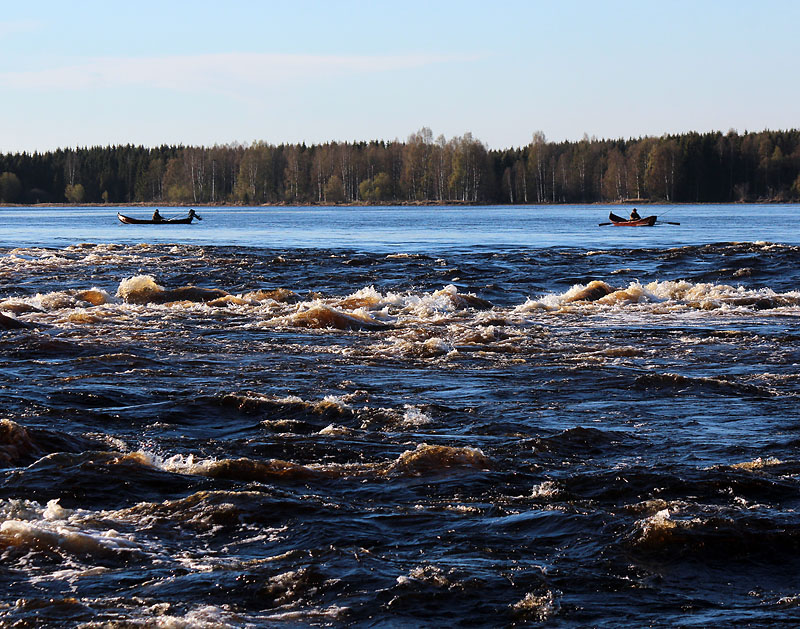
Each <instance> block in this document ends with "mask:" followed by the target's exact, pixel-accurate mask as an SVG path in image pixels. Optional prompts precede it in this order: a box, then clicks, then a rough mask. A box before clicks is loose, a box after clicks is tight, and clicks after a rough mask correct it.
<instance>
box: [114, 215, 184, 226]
mask: <svg viewBox="0 0 800 629" xmlns="http://www.w3.org/2000/svg"><path fill="white" fill-rule="evenodd" d="M117 218H118V219H119V220H120V222H121V223H125V224H127V225H189V224H190V223H191V222H192V219H193V217H192V216H187V217H186V218H170V219H165V220H163V221H154V220H153V219H151V218H131V217H130V216H125V215H124V214H120V213H119V212H117Z"/></svg>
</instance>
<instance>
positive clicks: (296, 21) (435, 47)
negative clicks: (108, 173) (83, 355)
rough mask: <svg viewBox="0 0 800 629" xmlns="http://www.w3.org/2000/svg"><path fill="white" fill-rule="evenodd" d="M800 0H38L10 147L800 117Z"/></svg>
mask: <svg viewBox="0 0 800 629" xmlns="http://www.w3.org/2000/svg"><path fill="white" fill-rule="evenodd" d="M798 24H800V2H797V1H796V0H759V1H758V2H755V1H753V0H747V1H739V0H691V1H684V0H658V1H649V0H637V1H622V0H620V1H602V0H587V1H584V0H559V1H558V2H553V1H552V0H546V1H544V0H542V1H540V0H492V1H491V2H488V1H487V0H477V1H476V0H457V1H451V0H424V1H417V0H403V1H401V2H399V1H397V0H394V1H383V0H291V1H289V0H282V1H278V0H249V1H245V0H224V1H220V0H215V1H213V2H207V1H205V0H191V1H183V0H160V1H157V2H156V1H152V0H137V1H136V2H119V1H116V0H103V1H94V0H92V1H89V0H87V1H82V0H72V1H71V2H64V1H63V0H57V1H56V0H52V1H51V0H26V2H8V3H3V11H2V13H1V14H0V60H2V61H0V153H14V152H34V151H47V150H52V149H55V148H70V147H84V146H97V145H100V146H107V145H116V144H136V145H145V146H158V145H161V144H182V145H193V146H213V145H215V144H231V143H236V142H238V143H242V144H249V143H252V142H255V141H263V142H267V143H270V144H280V143H300V142H305V143H307V144H319V143H325V142H331V141H370V140H386V141H390V140H395V139H400V140H405V139H407V137H408V136H409V135H410V134H412V133H414V132H416V131H417V130H419V129H421V128H422V127H428V128H430V129H431V130H432V132H433V135H434V137H437V136H439V135H444V136H445V138H447V139H448V140H449V139H451V138H453V137H456V136H461V135H463V134H465V133H467V132H469V133H472V135H473V137H475V138H477V139H479V140H481V141H483V142H484V143H485V144H486V145H487V146H488V148H490V149H503V148H513V147H519V146H524V145H526V144H528V143H529V142H530V141H531V137H532V134H533V133H534V132H536V131H541V132H543V133H544V134H545V136H546V138H547V140H549V141H555V142H560V141H563V140H579V139H581V138H582V137H583V136H584V134H586V135H588V136H589V137H597V138H638V137H642V136H646V135H647V136H661V135H663V134H665V133H685V132H689V131H698V132H709V131H723V132H727V131H728V130H730V129H735V130H737V131H739V132H740V133H743V132H744V131H762V130H764V129H775V130H778V129H790V128H798V127H800V106H799V104H800V81H798V80H797V72H798V61H800V37H798V36H797V28H798Z"/></svg>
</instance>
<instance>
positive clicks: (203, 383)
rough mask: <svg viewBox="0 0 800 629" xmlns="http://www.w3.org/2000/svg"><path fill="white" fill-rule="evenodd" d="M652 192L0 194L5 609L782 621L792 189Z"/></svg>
mask: <svg viewBox="0 0 800 629" xmlns="http://www.w3.org/2000/svg"><path fill="white" fill-rule="evenodd" d="M657 210H658V212H655V211H654V212H641V213H642V214H643V215H645V214H648V213H659V214H661V215H662V216H663V220H664V221H670V222H680V223H681V224H680V225H669V224H661V225H657V226H655V227H652V228H620V227H611V226H603V227H600V226H598V223H599V222H604V221H606V220H607V216H608V211H609V208H607V207H602V206H601V207H591V208H570V207H561V208H462V209H454V208H420V209H408V208H346V209H343V208H338V209H335V208H334V209H331V208H277V209H275V208H271V209H266V208H237V209H225V208H212V209H205V210H198V212H199V214H200V215H201V216H202V217H203V219H204V220H203V222H202V223H199V224H194V225H190V226H158V227H157V226H148V225H144V226H135V225H122V224H119V223H117V221H116V216H115V213H116V210H108V209H81V208H71V209H4V210H0V373H1V374H2V379H0V402H1V403H2V415H0V567H2V570H0V591H2V595H1V598H0V623H2V624H4V625H6V626H18V627H35V626H41V625H48V626H56V627H59V626H63V627H74V626H80V627H229V626H230V627H260V626H284V627H294V626H309V625H310V626H419V625H425V626H498V625H499V626H524V625H537V624H545V625H548V626H560V627H583V626H596V627H617V626H620V625H625V626H644V625H647V626H664V627H666V626H712V625H718V626H719V625H748V626H770V625H775V624H780V623H783V624H796V623H799V622H800V584H799V583H798V581H797V575H798V571H799V570H800V555H798V552H797V551H798V549H800V515H798V512H797V511H798V508H800V491H798V490H799V489H800V482H798V475H800V454H799V452H798V446H799V445H800V422H798V416H799V415H800V414H799V413H798V396H800V372H799V371H798V363H800V330H798V322H800V290H799V289H798V286H799V285H800V208H798V207H796V206H794V207H793V206H763V207H753V206H713V207H712V206H686V207H676V208H664V207H658V208H657ZM151 211H152V210H149V211H148V210H142V209H126V210H123V212H124V213H126V214H129V215H133V216H145V215H146V214H149V213H150V212H151ZM614 211H616V212H617V213H623V212H624V210H621V209H619V208H615V209H614ZM667 211H668V212H669V213H668V214H666V212H667ZM169 213H170V212H169V211H163V210H162V214H164V215H165V216H166V215H168V214H169ZM175 213H176V214H177V213H180V212H178V211H176V212H175ZM664 214H666V215H664Z"/></svg>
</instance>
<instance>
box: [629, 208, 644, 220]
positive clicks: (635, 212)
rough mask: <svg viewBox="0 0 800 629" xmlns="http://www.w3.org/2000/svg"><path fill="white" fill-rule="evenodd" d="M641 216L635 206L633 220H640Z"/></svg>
mask: <svg viewBox="0 0 800 629" xmlns="http://www.w3.org/2000/svg"><path fill="white" fill-rule="evenodd" d="M641 218H642V217H641V216H639V212H637V211H636V208H633V211H631V220H632V221H638V220H639V219H641Z"/></svg>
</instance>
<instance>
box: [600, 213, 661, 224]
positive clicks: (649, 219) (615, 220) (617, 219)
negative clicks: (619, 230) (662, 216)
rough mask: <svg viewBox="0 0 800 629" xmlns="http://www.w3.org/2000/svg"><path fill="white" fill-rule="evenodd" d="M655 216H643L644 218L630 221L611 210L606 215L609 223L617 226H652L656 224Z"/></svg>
mask: <svg viewBox="0 0 800 629" xmlns="http://www.w3.org/2000/svg"><path fill="white" fill-rule="evenodd" d="M657 218H658V217H657V216H645V217H644V218H638V219H636V220H635V221H632V220H629V219H627V218H622V217H621V216H617V215H616V214H614V212H611V213H610V214H609V215H608V220H610V221H611V224H612V225H616V226H618V227H652V226H653V225H655V224H656V219H657Z"/></svg>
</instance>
